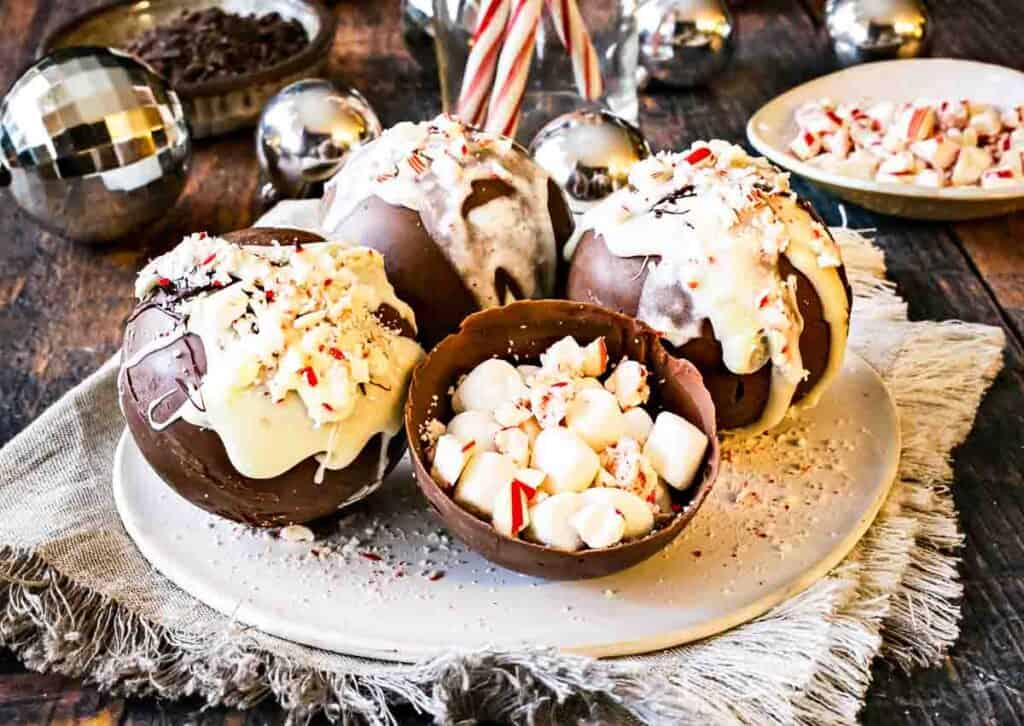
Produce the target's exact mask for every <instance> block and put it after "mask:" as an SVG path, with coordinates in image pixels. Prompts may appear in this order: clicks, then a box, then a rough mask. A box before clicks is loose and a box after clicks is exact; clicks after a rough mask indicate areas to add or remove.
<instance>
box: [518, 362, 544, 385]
mask: <svg viewBox="0 0 1024 726" xmlns="http://www.w3.org/2000/svg"><path fill="white" fill-rule="evenodd" d="M516 370H517V371H519V375H521V376H522V377H523V380H524V381H525V382H526V383H527V384H529V383H530V379H531V378H533V377H534V376H536V375H537V374H538V373H540V366H531V365H527V364H525V363H524V364H523V365H518V366H516Z"/></svg>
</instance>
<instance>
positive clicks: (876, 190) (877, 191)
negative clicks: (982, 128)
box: [747, 58, 1024, 220]
mask: <svg viewBox="0 0 1024 726" xmlns="http://www.w3.org/2000/svg"><path fill="white" fill-rule="evenodd" d="M825 97H827V98H831V99H834V100H836V101H844V100H850V101H855V100H858V99H861V98H870V99H875V100H892V101H913V100H914V99H917V98H934V99H945V98H951V99H958V98H969V99H971V100H974V101H981V102H985V103H992V104H996V105H998V106H1000V107H1003V108H1005V107H1007V106H1018V105H1022V104H1024V73H1021V72H1020V71H1015V70H1013V69H1011V68H1004V67H1003V66H995V65H989V64H987V63H977V62H975V61H965V60H953V59H950V58H919V59H913V60H897V61H881V62H878V63H866V64H864V65H859V66H854V67H852V68H847V69H846V70H842V71H839V72H837V73H832V74H830V75H827V76H822V77H821V78H816V79H815V80H813V81H810V82H808V83H805V84H803V85H802V86H797V87H796V88H794V89H793V90H791V91H788V92H786V93H784V94H782V95H781V96H778V97H776V98H775V99H773V100H772V101H769V102H768V103H767V104H766V105H765V106H762V107H761V109H760V110H758V112H757V113H755V114H754V115H753V117H751V119H750V121H749V122H748V123H747V138H749V139H750V143H751V144H752V145H753V147H754V148H755V149H757V151H758V152H760V153H761V154H763V155H764V156H766V157H768V158H769V159H771V160H772V161H773V162H775V163H776V164H778V165H779V166H781V167H783V168H785V169H788V170H790V171H792V172H795V173H796V174H799V175H800V176H802V177H806V178H807V179H809V180H810V181H812V182H815V183H816V184H818V185H819V186H821V187H823V188H824V189H825V190H827V191H829V192H831V193H832V194H835V195H836V196H837V197H840V198H842V199H845V200H847V201H850V202H854V203H856V204H859V205H861V206H863V207H867V208H868V209H871V210H874V211H876V212H881V213H883V214H893V215H897V216H900V217H911V218H913V219H931V220H964V219H976V218H979V217H992V216H996V215H1000V214H1008V213H1010V212H1014V211H1018V210H1020V209H1024V185H1019V186H1014V187H1007V188H1005V189H980V188H955V189H954V188H946V189H929V188H927V187H919V186H913V185H909V184H907V185H904V184H890V183H884V184H883V183H880V182H875V181H865V180H861V179H854V178H852V177H848V176H843V175H840V174H835V173H832V172H828V171H825V170H823V169H819V168H816V167H814V166H811V165H810V164H808V163H806V162H803V161H800V160H799V159H797V158H796V157H795V156H793V155H792V154H790V153H789V151H788V147H789V144H790V142H791V141H792V140H793V138H794V137H795V136H796V132H797V125H796V122H795V121H794V119H793V114H794V112H795V111H796V109H797V108H799V107H800V106H801V105H803V104H804V103H807V102H808V101H817V100H819V99H821V98H825Z"/></svg>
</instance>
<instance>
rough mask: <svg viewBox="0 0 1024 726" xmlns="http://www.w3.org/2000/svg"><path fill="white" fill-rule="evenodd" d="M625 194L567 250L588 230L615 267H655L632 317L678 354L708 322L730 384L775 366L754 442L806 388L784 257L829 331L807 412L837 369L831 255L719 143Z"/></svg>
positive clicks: (755, 163)
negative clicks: (643, 260)
mask: <svg viewBox="0 0 1024 726" xmlns="http://www.w3.org/2000/svg"><path fill="white" fill-rule="evenodd" d="M629 180H630V183H629V185H628V186H627V187H624V188H623V189H621V190H619V191H617V192H616V193H614V194H613V195H611V196H610V197H609V198H608V199H606V200H605V201H604V202H602V203H601V204H600V205H598V206H597V207H595V208H594V209H592V210H590V211H589V212H588V213H587V214H585V215H584V216H583V218H582V220H581V221H580V223H579V224H578V225H577V227H576V233H575V236H574V237H573V239H572V240H571V241H570V243H569V245H568V246H567V248H566V256H567V258H571V256H572V253H573V251H574V249H575V246H576V244H577V243H578V241H579V238H580V237H581V236H582V234H583V233H584V232H586V231H587V230H593V231H594V232H595V233H597V234H599V235H601V237H603V238H604V241H605V244H606V245H607V247H608V250H609V251H610V252H611V253H612V254H614V255H616V256H618V257H638V256H639V257H643V256H651V257H658V258H660V261H659V262H657V263H655V262H654V261H653V260H652V261H650V262H649V263H648V265H649V268H650V269H649V272H648V275H647V278H646V280H645V282H644V287H643V290H642V291H641V295H640V302H639V308H638V313H637V317H639V318H640V319H641V320H643V321H644V322H646V323H648V324H649V325H651V326H652V327H654V328H655V329H657V330H659V331H661V332H662V333H663V334H664V336H665V337H666V338H667V339H668V340H669V341H670V342H671V343H672V344H673V345H676V346H681V345H683V344H685V343H686V342H688V341H690V340H693V339H694V338H696V337H698V336H699V335H700V331H701V327H702V325H703V322H704V321H705V320H707V321H709V322H710V324H711V327H712V329H713V331H714V334H715V337H716V338H717V339H718V341H719V342H720V343H721V346H722V354H723V361H724V363H725V365H726V367H727V368H728V369H729V370H730V371H732V372H733V373H736V374H747V373H753V372H755V371H757V370H759V369H760V368H761V367H762V366H764V365H765V364H767V363H768V362H770V363H771V365H772V366H773V374H772V383H771V391H770V394H769V399H768V402H767V404H766V407H765V411H764V413H763V415H762V417H761V419H760V420H759V421H757V422H755V423H754V424H751V425H750V426H749V427H747V428H745V429H744V432H745V433H758V432H760V431H764V430H766V429H768V428H771V427H772V426H774V425H776V424H777V423H779V422H780V421H781V420H782V418H783V417H784V416H785V414H786V411H787V410H788V409H789V407H790V404H791V402H792V400H793V395H794V393H795V391H796V388H797V386H798V385H799V383H800V381H801V380H803V379H804V378H805V377H806V376H807V371H806V369H805V368H804V366H803V362H802V360H801V356H800V335H801V333H802V331H803V319H802V318H801V315H800V311H799V308H798V305H797V300H796V278H795V277H793V276H790V277H789V278H788V279H783V277H782V275H781V274H780V271H779V258H780V256H781V255H783V254H785V255H786V257H787V258H788V259H789V261H790V262H791V263H792V265H793V267H795V268H796V269H797V270H799V271H800V272H801V273H803V274H804V275H805V276H806V277H807V279H808V280H809V281H810V283H811V285H812V286H813V287H814V289H815V291H816V292H817V293H818V297H819V298H820V299H821V304H822V308H823V311H824V317H825V320H826V322H828V323H829V326H830V330H831V347H830V354H829V361H828V365H827V368H826V370H825V373H824V375H823V376H822V378H821V380H820V381H819V382H818V384H817V385H816V386H815V387H814V389H813V390H812V391H810V392H809V393H808V395H807V396H805V397H804V399H803V400H802V401H801V405H802V406H813V405H814V404H815V403H816V402H817V400H818V398H819V396H820V394H821V391H823V390H824V389H825V388H826V387H827V385H828V384H829V382H830V381H831V380H832V378H833V377H834V376H835V375H836V374H837V373H838V371H839V368H840V367H841V366H842V358H843V351H844V349H845V346H846V336H847V332H848V322H849V312H850V311H849V303H848V299H847V296H846V291H845V289H844V287H843V284H842V281H841V279H840V276H839V274H838V269H839V267H840V266H841V265H842V260H841V258H840V252H839V247H838V246H837V245H836V243H835V241H834V240H833V239H832V237H831V235H830V234H829V232H828V230H827V229H825V227H823V226H822V225H821V224H820V223H819V222H818V221H817V220H816V219H814V217H813V216H812V215H811V214H810V213H809V212H808V211H807V210H806V209H804V208H803V207H802V206H801V205H800V202H799V199H798V198H797V196H796V195H795V194H794V193H793V192H791V191H790V189H789V177H788V175H787V174H785V173H782V172H780V171H779V170H778V169H776V168H775V167H773V166H772V165H771V164H770V163H769V162H768V161H767V160H766V159H762V158H755V157H751V156H749V155H748V154H747V153H746V152H745V151H744V150H743V149H742V148H740V147H739V146H734V145H732V144H729V143H727V142H724V141H710V142H698V143H697V144H694V145H693V146H692V147H691V148H690V149H689V150H687V151H686V152H683V153H673V154H670V153H662V154H658V155H657V156H654V157H651V158H649V159H646V160H644V161H641V162H639V163H638V164H636V165H635V166H634V167H633V169H632V171H631V173H630V178H629Z"/></svg>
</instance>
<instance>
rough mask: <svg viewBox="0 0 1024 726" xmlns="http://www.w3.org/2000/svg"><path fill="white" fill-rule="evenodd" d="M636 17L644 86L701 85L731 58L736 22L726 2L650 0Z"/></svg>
mask: <svg viewBox="0 0 1024 726" xmlns="http://www.w3.org/2000/svg"><path fill="white" fill-rule="evenodd" d="M636 17H637V25H638V26H639V42H640V67H641V68H642V72H641V73H640V79H641V82H642V83H643V84H644V85H646V83H647V82H649V81H652V80H653V81H658V82H660V83H664V84H666V85H670V86H678V87H682V88H690V87H693V86H699V85H702V84H704V83H706V82H707V81H708V80H709V79H710V78H711V77H712V76H714V75H715V74H717V73H718V72H719V71H721V70H722V69H723V68H725V66H726V64H728V62H729V59H730V58H731V57H732V51H733V46H734V45H735V41H736V22H735V20H734V19H733V16H732V14H731V13H730V12H729V9H728V8H727V7H726V5H725V3H724V2H723V1H722V0H648V2H645V3H643V4H642V5H641V6H640V8H639V9H638V10H637V14H636Z"/></svg>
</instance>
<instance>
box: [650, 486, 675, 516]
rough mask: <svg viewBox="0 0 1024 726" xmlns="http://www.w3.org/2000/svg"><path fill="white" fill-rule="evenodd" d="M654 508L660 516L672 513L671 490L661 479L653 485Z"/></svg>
mask: <svg viewBox="0 0 1024 726" xmlns="http://www.w3.org/2000/svg"><path fill="white" fill-rule="evenodd" d="M654 506H655V507H657V508H658V511H659V512H661V513H662V514H671V513H672V490H671V489H669V486H668V484H666V483H665V482H664V481H662V480H661V479H658V483H657V484H655V485H654Z"/></svg>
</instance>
